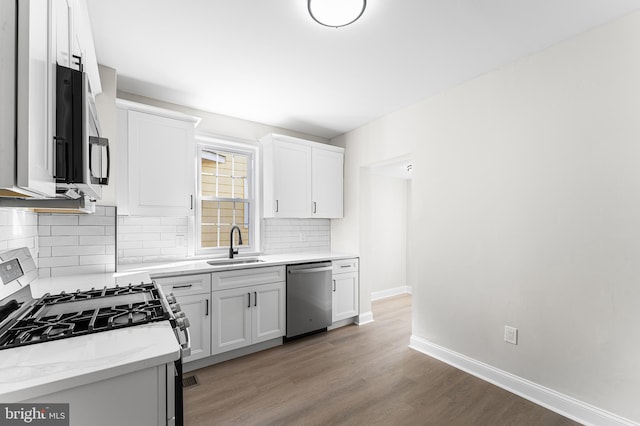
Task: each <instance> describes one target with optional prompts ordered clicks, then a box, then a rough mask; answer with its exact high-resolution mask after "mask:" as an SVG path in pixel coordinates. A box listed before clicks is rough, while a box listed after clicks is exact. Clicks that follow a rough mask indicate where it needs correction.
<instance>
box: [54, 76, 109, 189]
mask: <svg viewBox="0 0 640 426" xmlns="http://www.w3.org/2000/svg"><path fill="white" fill-rule="evenodd" d="M55 146H56V154H55V178H56V191H57V192H59V193H66V194H67V195H72V196H73V194H84V195H86V196H89V197H92V198H100V197H101V196H102V186H103V185H108V184H109V173H110V162H111V161H110V151H109V141H108V140H107V139H106V138H103V137H100V125H99V124H98V118H97V115H96V107H95V102H94V99H93V94H92V93H91V89H90V87H89V82H88V79H87V75H86V73H84V72H82V71H79V70H75V69H72V68H68V67H64V66H61V65H58V66H57V67H56V135H55Z"/></svg>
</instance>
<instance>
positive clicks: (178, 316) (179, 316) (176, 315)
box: [175, 311, 187, 319]
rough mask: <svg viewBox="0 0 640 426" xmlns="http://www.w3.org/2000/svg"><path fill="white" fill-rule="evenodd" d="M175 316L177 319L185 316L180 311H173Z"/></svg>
mask: <svg viewBox="0 0 640 426" xmlns="http://www.w3.org/2000/svg"><path fill="white" fill-rule="evenodd" d="M175 317H176V319H179V318H186V317H187V316H186V315H185V314H184V312H182V311H180V312H176V313H175Z"/></svg>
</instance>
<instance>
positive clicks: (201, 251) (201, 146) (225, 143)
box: [194, 134, 260, 256]
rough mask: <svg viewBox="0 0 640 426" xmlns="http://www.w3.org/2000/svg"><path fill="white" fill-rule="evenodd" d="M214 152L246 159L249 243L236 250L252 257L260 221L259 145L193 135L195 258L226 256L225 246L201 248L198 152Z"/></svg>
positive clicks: (200, 165)
mask: <svg viewBox="0 0 640 426" xmlns="http://www.w3.org/2000/svg"><path fill="white" fill-rule="evenodd" d="M203 150H218V151H225V152H230V153H235V154H242V155H247V156H248V157H249V158H248V162H247V180H248V181H249V183H248V185H247V189H248V192H249V197H247V198H246V200H248V203H249V209H248V212H249V241H250V244H248V245H247V244H243V245H242V246H240V249H241V252H240V254H255V253H258V252H259V250H260V220H259V217H258V215H259V212H260V208H259V199H260V194H259V188H260V185H259V177H260V173H259V161H258V159H259V145H258V144H257V142H252V141H248V140H242V139H236V138H231V137H225V136H212V135H205V134H196V163H197V164H196V173H197V175H196V197H195V198H196V200H195V226H194V227H195V229H194V246H195V247H194V249H195V250H194V251H195V254H196V255H225V256H226V255H228V253H229V246H226V247H202V201H203V196H202V179H201V177H202V151H203Z"/></svg>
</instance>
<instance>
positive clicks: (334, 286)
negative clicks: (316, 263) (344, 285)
mask: <svg viewBox="0 0 640 426" xmlns="http://www.w3.org/2000/svg"><path fill="white" fill-rule="evenodd" d="M333 291H334V292H335V291H336V280H333Z"/></svg>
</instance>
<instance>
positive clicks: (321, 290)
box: [286, 262, 332, 338]
mask: <svg viewBox="0 0 640 426" xmlns="http://www.w3.org/2000/svg"><path fill="white" fill-rule="evenodd" d="M331 269H332V268H331V262H315V263H302V264H298V265H288V266H287V334H286V337H287V338H291V337H296V336H301V335H304V334H309V333H312V332H314V331H322V330H326V329H327V327H328V326H330V325H331Z"/></svg>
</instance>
